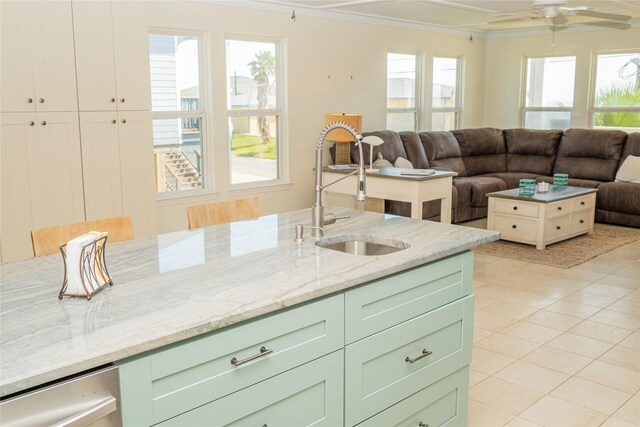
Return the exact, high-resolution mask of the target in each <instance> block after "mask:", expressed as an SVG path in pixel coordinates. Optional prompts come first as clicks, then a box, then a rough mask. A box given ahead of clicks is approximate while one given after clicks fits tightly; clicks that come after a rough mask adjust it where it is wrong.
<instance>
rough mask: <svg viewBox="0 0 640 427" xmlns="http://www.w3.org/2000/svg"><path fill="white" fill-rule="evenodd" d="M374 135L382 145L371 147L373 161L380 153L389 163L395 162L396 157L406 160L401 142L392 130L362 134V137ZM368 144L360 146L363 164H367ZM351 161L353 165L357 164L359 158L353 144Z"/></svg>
mask: <svg viewBox="0 0 640 427" xmlns="http://www.w3.org/2000/svg"><path fill="white" fill-rule="evenodd" d="M369 135H375V136H378V137H380V138H382V140H383V141H384V144H381V145H377V146H375V147H373V159H374V160H375V159H377V158H378V153H382V157H383V158H384V159H386V160H389V161H390V162H391V163H393V162H395V161H396V159H397V158H398V157H404V158H405V159H406V158H407V153H406V152H405V151H404V146H403V145H402V140H401V139H400V135H398V134H397V133H396V132H394V131H392V130H379V131H376V132H364V133H363V134H362V136H369ZM369 151H370V147H369V144H362V157H364V162H365V164H368V163H369ZM351 159H352V160H353V162H354V163H358V162H359V160H360V156H359V155H358V147H356V146H355V144H351Z"/></svg>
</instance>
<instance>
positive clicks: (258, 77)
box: [249, 50, 276, 144]
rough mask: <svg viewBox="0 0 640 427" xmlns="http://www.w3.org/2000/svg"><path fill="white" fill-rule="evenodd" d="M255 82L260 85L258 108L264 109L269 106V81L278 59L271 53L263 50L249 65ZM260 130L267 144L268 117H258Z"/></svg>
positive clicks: (264, 142) (268, 137)
mask: <svg viewBox="0 0 640 427" xmlns="http://www.w3.org/2000/svg"><path fill="white" fill-rule="evenodd" d="M249 68H250V70H251V75H252V76H253V80H255V81H256V83H257V85H258V108H259V109H261V110H262V109H264V108H266V106H267V97H268V95H269V90H270V88H271V83H270V81H269V79H270V77H273V75H274V74H275V70H276V59H275V58H274V56H273V54H272V53H271V52H268V51H265V50H261V51H260V52H258V53H256V55H255V60H253V61H251V62H250V63H249ZM258 129H259V130H260V136H261V137H262V143H263V144H267V143H269V140H270V139H271V136H270V134H269V119H268V118H267V117H266V116H258Z"/></svg>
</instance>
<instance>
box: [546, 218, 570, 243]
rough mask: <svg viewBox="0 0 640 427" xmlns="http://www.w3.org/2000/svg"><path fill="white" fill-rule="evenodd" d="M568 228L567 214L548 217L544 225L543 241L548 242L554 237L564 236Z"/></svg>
mask: <svg viewBox="0 0 640 427" xmlns="http://www.w3.org/2000/svg"><path fill="white" fill-rule="evenodd" d="M569 228H570V227H569V215H564V216H559V217H557V218H553V219H550V220H549V221H547V224H546V225H545V230H544V240H545V242H549V241H551V240H555V239H562V238H563V237H564V236H566V235H568V234H569Z"/></svg>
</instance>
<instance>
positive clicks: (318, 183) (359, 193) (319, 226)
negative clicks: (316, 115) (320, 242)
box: [311, 122, 366, 237]
mask: <svg viewBox="0 0 640 427" xmlns="http://www.w3.org/2000/svg"><path fill="white" fill-rule="evenodd" d="M335 129H342V130H346V131H347V132H349V133H350V134H351V135H353V138H354V140H355V141H356V146H357V147H358V153H359V162H358V171H357V172H358V180H357V182H358V188H357V190H356V198H357V199H358V200H361V201H364V200H365V199H366V194H365V168H364V157H363V154H362V135H360V134H359V133H358V132H356V131H355V129H353V128H352V127H351V126H349V124H347V123H344V122H335V123H331V124H329V125H327V126H326V127H325V128H324V129H323V130H322V133H321V134H320V139H319V140H318V144H317V146H316V179H315V188H314V191H315V201H314V204H313V208H312V213H311V225H312V226H313V227H316V228H313V229H312V235H313V236H315V237H321V236H323V228H324V206H323V205H322V190H323V189H324V188H325V187H324V186H323V185H322V163H323V162H322V155H323V148H324V141H325V139H326V138H327V135H328V134H329V132H331V131H332V130H335ZM329 185H331V184H329Z"/></svg>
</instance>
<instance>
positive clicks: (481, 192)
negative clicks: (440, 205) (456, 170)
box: [454, 176, 507, 208]
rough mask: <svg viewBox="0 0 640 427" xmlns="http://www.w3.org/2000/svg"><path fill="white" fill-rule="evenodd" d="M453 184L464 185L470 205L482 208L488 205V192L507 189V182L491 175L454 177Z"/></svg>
mask: <svg viewBox="0 0 640 427" xmlns="http://www.w3.org/2000/svg"><path fill="white" fill-rule="evenodd" d="M454 185H455V186H456V187H459V186H464V187H465V190H466V191H465V193H466V194H467V195H468V196H469V197H470V198H469V200H470V206H471V207H474V208H483V207H486V206H488V205H489V199H488V198H487V194H488V193H493V192H495V191H502V190H506V189H507V184H506V183H505V182H504V181H503V180H501V179H500V178H496V177H492V176H474V177H465V178H455V179H454Z"/></svg>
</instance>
